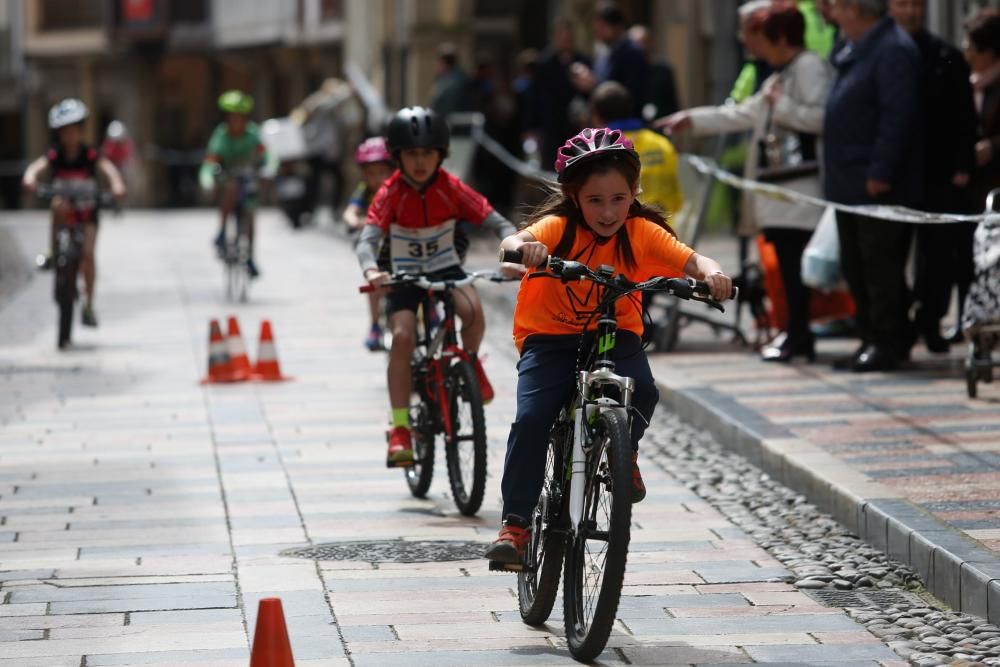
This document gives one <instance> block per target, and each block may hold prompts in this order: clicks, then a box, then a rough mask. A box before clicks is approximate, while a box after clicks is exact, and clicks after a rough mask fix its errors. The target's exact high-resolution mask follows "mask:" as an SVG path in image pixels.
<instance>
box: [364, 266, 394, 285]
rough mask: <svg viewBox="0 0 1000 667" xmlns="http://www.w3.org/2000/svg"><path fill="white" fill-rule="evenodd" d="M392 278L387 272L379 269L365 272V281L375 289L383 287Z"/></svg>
mask: <svg viewBox="0 0 1000 667" xmlns="http://www.w3.org/2000/svg"><path fill="white" fill-rule="evenodd" d="M391 278H392V276H390V275H389V274H388V273H386V272H385V271H379V270H378V269H368V270H367V271H365V280H367V281H368V283H369V284H370V285H372V286H374V287H381V286H382V285H384V284H385V283H387V282H388V281H389V280H390V279H391Z"/></svg>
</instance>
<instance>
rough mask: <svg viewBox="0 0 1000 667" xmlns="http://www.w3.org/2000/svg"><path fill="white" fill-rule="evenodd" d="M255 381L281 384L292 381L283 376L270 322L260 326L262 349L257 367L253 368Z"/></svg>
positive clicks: (262, 323) (267, 321)
mask: <svg viewBox="0 0 1000 667" xmlns="http://www.w3.org/2000/svg"><path fill="white" fill-rule="evenodd" d="M253 379H254V380H258V381H262V382H281V381H282V380H290V379H291V378H287V377H284V376H283V375H282V374H281V367H280V366H279V365H278V350H277V349H276V348H275V347H274V335H273V334H272V333H271V322H270V321H269V320H264V321H263V322H261V324H260V348H259V349H258V351H257V365H255V366H254V368H253Z"/></svg>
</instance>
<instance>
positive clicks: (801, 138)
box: [757, 107, 819, 183]
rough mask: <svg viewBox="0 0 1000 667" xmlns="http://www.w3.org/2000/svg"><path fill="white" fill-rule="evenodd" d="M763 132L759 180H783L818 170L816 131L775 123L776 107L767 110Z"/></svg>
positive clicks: (759, 160) (758, 159)
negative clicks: (812, 132) (800, 130)
mask: <svg viewBox="0 0 1000 667" xmlns="http://www.w3.org/2000/svg"><path fill="white" fill-rule="evenodd" d="M765 128H766V129H765V131H764V136H763V137H762V138H761V139H760V140H759V143H758V146H759V150H758V152H757V156H758V157H757V180H758V181H761V182H764V183H783V182H785V181H791V180H794V179H797V178H802V177H804V176H815V175H817V174H819V160H818V157H817V155H816V135H815V134H810V133H808V132H794V131H791V130H784V129H782V128H780V127H776V126H775V124H774V108H773V107H769V108H768V110H767V123H766V124H765Z"/></svg>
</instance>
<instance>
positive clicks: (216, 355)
mask: <svg viewBox="0 0 1000 667" xmlns="http://www.w3.org/2000/svg"><path fill="white" fill-rule="evenodd" d="M233 381H234V378H233V364H232V361H231V360H230V359H229V350H228V348H227V347H226V341H225V339H224V338H223V337H222V329H221V328H220V327H219V320H212V322H211V324H210V325H209V328H208V376H207V377H206V378H205V379H204V380H202V381H201V383H202V384H212V383H215V382H233Z"/></svg>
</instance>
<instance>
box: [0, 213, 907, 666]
mask: <svg viewBox="0 0 1000 667" xmlns="http://www.w3.org/2000/svg"><path fill="white" fill-rule="evenodd" d="M261 223H262V229H261V233H260V237H261V247H262V250H261V252H260V254H259V255H260V256H259V259H260V264H261V267H262V270H263V278H262V279H261V280H260V281H258V282H257V283H256V284H255V285H254V286H253V289H252V292H251V297H250V303H249V304H247V305H241V306H238V307H234V306H230V305H227V304H226V303H224V301H223V300H222V288H223V282H222V275H221V270H220V268H219V267H218V266H217V264H216V262H215V261H214V258H213V257H212V255H211V251H210V248H209V241H210V238H211V235H212V233H213V230H214V226H215V219H214V215H213V214H212V213H211V212H209V211H194V212H185V213H169V214H165V213H155V214H154V213H142V212H130V213H127V214H126V215H125V216H124V218H122V219H109V220H108V221H106V222H103V223H102V232H101V233H102V238H101V240H100V255H99V268H100V276H101V283H100V286H99V303H98V306H99V308H98V313H99V315H100V317H101V327H100V328H99V329H97V330H81V329H79V328H77V330H76V341H77V344H76V345H75V347H74V348H73V349H72V350H70V351H69V352H66V353H63V354H58V353H57V352H56V351H55V338H56V335H55V329H54V320H55V307H54V305H53V304H52V302H51V298H50V294H51V283H50V280H51V278H50V276H48V275H47V274H39V275H37V276H36V278H35V279H34V280H32V281H31V282H30V283H29V284H28V286H27V287H26V288H25V289H24V290H23V291H21V292H19V293H18V294H17V296H15V297H14V298H13V299H12V300H11V301H10V302H9V303H8V304H7V305H6V306H4V307H3V308H2V309H0V340H3V341H4V344H3V347H0V517H2V524H0V582H2V588H0V593H2V604H0V665H12V666H13V665H16V666H18V667H34V666H38V667H41V666H44V667H63V666H66V667H70V666H72V667H80V666H84V665H85V666H86V667H98V666H110V665H144V666H146V667H150V666H154V665H155V666H165V665H171V666H176V665H198V666H203V667H223V666H225V667H229V666H234V667H235V666H236V665H246V664H247V658H248V656H249V641H250V637H251V636H252V633H253V628H254V625H255V621H256V618H255V615H256V604H257V601H258V600H259V599H260V598H262V597H266V596H279V597H280V598H281V599H282V601H283V605H284V610H285V615H286V618H287V621H288V628H289V631H290V634H291V638H292V645H293V650H294V653H295V656H296V664H297V665H299V666H300V667H334V666H341V665H356V666H359V667H361V666H365V665H389V664H391V665H468V664H477V665H481V666H486V665H547V664H573V661H572V660H571V659H570V658H569V656H568V652H567V651H566V648H565V643H564V640H563V638H562V631H561V628H560V625H561V623H560V620H559V618H558V616H559V614H558V613H557V614H555V615H554V617H553V619H552V620H551V621H550V623H549V624H548V625H547V626H546V627H544V628H540V629H532V628H529V627H527V626H525V625H523V624H522V623H521V622H520V618H519V615H518V613H517V600H516V596H515V593H514V590H513V587H514V586H515V580H514V578H513V577H512V576H511V575H500V574H490V573H489V572H488V571H487V568H486V564H485V562H484V561H482V560H480V559H475V560H463V561H454V562H435V563H424V564H404V563H391V562H378V563H373V562H369V561H365V560H353V561H312V560H304V559H299V558H292V557H289V556H284V555H282V552H284V551H286V550H288V549H295V548H300V547H305V546H309V545H313V544H321V543H328V542H340V541H345V540H397V539H403V540H414V541H418V540H449V541H460V540H471V541H476V542H482V543H484V544H485V543H486V542H487V541H489V540H490V539H491V538H492V537H493V535H494V533H495V530H496V527H497V524H498V520H499V517H498V508H499V502H498V495H499V491H498V487H499V473H500V471H501V468H502V456H503V448H504V442H505V437H506V431H507V426H508V424H509V422H510V419H511V416H512V413H513V387H514V382H515V376H514V369H513V360H512V349H511V346H510V343H509V338H508V332H507V330H506V329H503V328H498V327H493V329H492V330H491V332H490V335H489V339H488V342H487V346H486V350H485V352H486V354H487V362H486V365H487V368H488V370H489V372H490V374H491V376H492V378H493V380H494V384H495V386H496V388H497V394H498V396H497V399H496V400H495V401H494V403H493V404H492V405H491V406H489V408H488V412H487V414H488V422H489V424H488V429H489V434H490V447H491V450H490V451H491V459H490V466H491V467H490V473H491V476H490V480H489V486H488V491H487V500H486V503H485V505H484V509H483V511H482V512H481V513H480V516H479V517H478V518H473V519H468V518H462V517H460V516H459V515H458V514H457V512H456V511H455V509H454V506H453V504H452V503H451V500H450V498H449V497H448V495H447V484H446V482H445V473H444V469H443V466H439V468H438V470H437V478H436V479H435V481H434V485H433V487H432V489H431V494H430V496H429V498H428V499H427V500H417V499H414V498H412V497H411V496H410V495H409V493H408V491H407V489H406V486H405V484H404V481H403V479H402V476H401V474H400V473H399V472H397V471H387V470H386V469H385V468H384V467H382V466H383V455H384V450H383V449H382V448H383V446H384V445H383V431H384V422H385V419H386V408H385V389H384V375H383V373H384V356H382V355H372V354H368V353H367V352H364V351H363V350H362V347H361V338H362V335H363V333H364V331H365V322H364V302H363V300H362V299H361V298H360V297H359V296H358V295H357V294H356V290H355V285H356V283H357V281H358V277H357V274H358V271H357V268H356V264H355V260H354V258H353V255H352V254H351V251H350V248H349V246H348V245H347V244H346V243H344V242H342V241H339V240H337V239H335V238H331V237H330V236H329V235H326V234H323V233H321V232H320V231H317V230H306V231H303V232H301V233H293V232H292V231H291V230H289V229H288V227H287V226H286V225H285V224H284V223H283V222H281V221H280V220H279V219H278V218H277V217H276V216H275V215H273V214H272V213H270V212H268V211H264V212H263V214H262V220H261ZM0 225H3V226H4V227H5V228H6V229H9V230H10V231H11V232H12V234H13V236H14V237H15V238H17V239H18V240H19V242H20V243H21V244H22V246H23V249H24V250H25V253H24V254H26V255H27V254H29V252H28V251H30V250H33V249H34V247H35V246H37V245H41V244H42V242H43V239H44V234H45V219H44V217H43V216H42V215H41V214H37V213H32V214H23V215H11V216H5V218H4V221H3V222H2V223H0ZM485 289H490V290H504V289H508V290H509V289H513V288H512V287H511V286H490V287H487V288H484V290H485ZM230 313H236V314H238V315H239V316H240V319H241V323H242V325H243V333H244V336H245V337H246V339H247V344H248V347H249V348H250V349H251V352H252V353H253V352H254V351H255V339H256V331H257V327H258V325H259V323H260V321H261V319H263V318H265V317H267V318H270V319H271V320H272V322H273V323H274V328H275V334H276V337H277V346H278V350H279V352H280V354H281V361H282V364H283V370H284V371H285V372H286V373H288V374H289V375H292V376H294V377H295V380H294V381H293V382H290V383H287V384H281V385H252V384H242V385H234V386H211V387H203V386H200V385H199V384H198V380H199V379H200V377H201V376H202V375H203V374H204V366H205V359H206V356H207V355H206V348H207V340H206V338H207V332H208V320H209V318H211V317H224V316H226V315H228V314H230ZM678 359H679V357H678ZM645 476H646V482H647V486H648V487H649V488H650V494H649V496H648V497H647V499H646V500H645V501H644V502H643V503H642V504H641V505H638V506H637V507H636V511H635V514H634V526H633V533H632V535H633V542H632V547H631V552H630V559H629V569H628V574H627V577H626V586H625V590H624V592H623V598H622V603H621V607H620V610H619V620H618V622H617V623H616V627H615V632H614V634H613V635H612V637H611V641H610V643H609V649H608V650H607V651H605V653H604V654H603V655H602V656H601V664H641V665H667V664H670V665H676V664H698V665H715V664H732V663H749V662H760V663H766V664H772V665H777V664H796V665H803V664H815V665H824V664H839V665H843V664H850V665H870V666H874V665H882V666H883V667H890V666H892V667H900V666H901V665H902V664H904V663H902V662H900V661H899V660H898V659H897V658H896V657H895V654H893V653H892V651H890V650H889V649H888V648H887V647H886V646H885V645H884V644H882V643H881V642H880V641H878V640H877V639H876V638H875V637H874V636H872V635H871V634H869V633H868V632H867V631H865V630H864V629H863V628H862V627H861V626H860V625H858V624H856V623H855V622H853V621H852V620H850V619H849V618H848V617H847V616H846V615H845V614H844V613H843V611H842V610H840V609H835V608H829V607H824V606H821V605H819V604H817V603H816V602H814V601H813V599H812V598H810V597H808V596H807V595H805V594H803V593H801V592H798V591H795V590H794V589H793V588H792V586H791V585H790V584H788V583H786V582H787V580H788V575H789V573H788V572H787V571H786V570H785V569H784V568H782V567H781V565H780V564H779V563H778V562H777V561H775V560H773V559H772V558H770V557H769V556H768V555H767V554H766V553H765V552H764V551H763V550H762V549H760V548H758V547H756V546H755V545H754V544H753V543H752V542H751V541H750V540H749V539H748V538H747V536H746V535H745V534H744V533H743V531H741V530H740V529H739V528H738V527H736V526H733V525H731V524H730V523H728V522H727V521H726V520H725V519H724V518H723V517H722V516H720V515H719V514H718V513H717V512H716V511H715V510H713V509H712V508H711V507H709V506H708V505H707V504H706V503H705V502H703V501H701V500H700V499H699V498H698V497H697V496H695V495H694V494H693V493H692V492H690V491H688V490H687V489H686V488H685V487H683V486H682V485H681V484H679V483H678V482H676V481H674V480H673V479H672V478H669V477H668V476H667V475H666V474H665V473H663V472H661V471H659V470H657V469H656V468H655V467H653V466H647V467H646V469H645Z"/></svg>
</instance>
